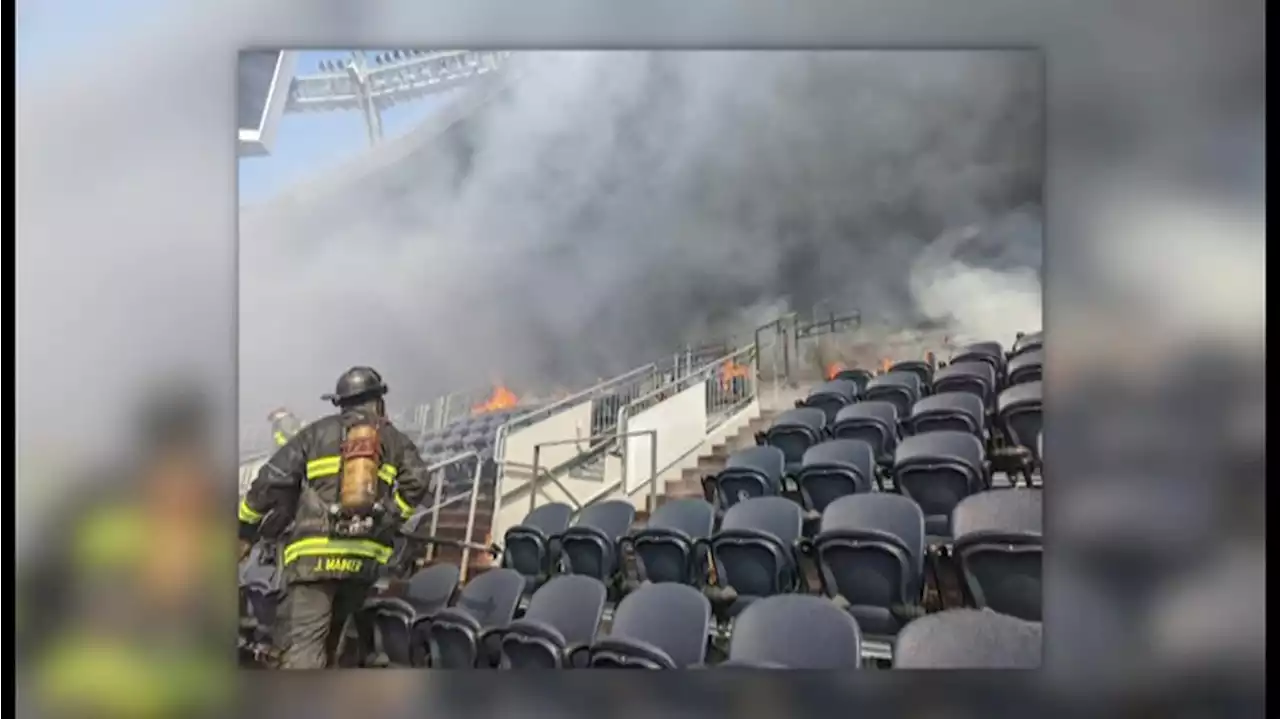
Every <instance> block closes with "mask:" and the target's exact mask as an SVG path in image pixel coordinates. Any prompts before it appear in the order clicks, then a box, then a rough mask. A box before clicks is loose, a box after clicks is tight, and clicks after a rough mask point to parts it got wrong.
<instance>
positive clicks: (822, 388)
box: [800, 379, 860, 424]
mask: <svg viewBox="0 0 1280 719" xmlns="http://www.w3.org/2000/svg"><path fill="white" fill-rule="evenodd" d="M859 393H860V389H859V387H858V384H857V383H856V382H853V381H851V380H842V379H834V380H831V381H829V382H823V383H822V384H820V385H818V386H816V387H814V388H813V389H811V390H809V394H808V396H807V397H805V398H804V399H803V400H802V401H801V402H800V406H801V407H815V408H817V409H820V410H822V411H823V413H824V414H825V415H826V423H827V424H830V423H831V422H832V421H834V420H835V417H836V413H837V412H839V411H840V408H841V407H844V406H845V405H849V404H853V403H854V402H855V401H856V400H857V398H858V395H859Z"/></svg>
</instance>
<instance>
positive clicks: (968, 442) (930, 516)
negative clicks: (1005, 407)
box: [893, 432, 990, 537]
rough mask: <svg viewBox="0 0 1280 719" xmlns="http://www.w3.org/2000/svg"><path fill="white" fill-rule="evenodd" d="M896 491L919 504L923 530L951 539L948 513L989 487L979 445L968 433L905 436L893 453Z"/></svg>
mask: <svg viewBox="0 0 1280 719" xmlns="http://www.w3.org/2000/svg"><path fill="white" fill-rule="evenodd" d="M893 480H894V485H895V486H896V487H897V488H898V491H899V492H901V493H902V494H903V495H905V496H907V497H909V498H911V499H912V500H914V501H915V502H916V504H918V505H920V509H921V510H922V511H923V512H924V515H925V531H926V532H927V533H928V534H929V535H931V536H937V537H949V536H951V510H953V509H955V506H956V505H957V504H959V503H960V500H962V499H964V498H965V497H967V496H969V495H970V494H975V493H977V492H980V491H982V490H984V489H987V487H989V486H990V482H989V481H988V478H987V472H986V455H985V452H984V450H983V447H982V443H981V442H979V441H978V438H977V437H974V436H973V435H972V434H969V433H967V432H927V433H925V434H918V435H915V436H913V437H907V438H906V439H904V440H902V442H901V444H899V445H898V451H897V452H896V453H895V454H894V460H893Z"/></svg>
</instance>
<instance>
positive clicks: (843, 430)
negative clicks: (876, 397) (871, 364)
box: [831, 401, 899, 464]
mask: <svg viewBox="0 0 1280 719" xmlns="http://www.w3.org/2000/svg"><path fill="white" fill-rule="evenodd" d="M831 435H832V436H833V437H835V438H837V439H860V440H862V441H864V442H867V443H868V444H870V445H871V447H872V449H873V451H874V452H875V457H876V462H878V463H879V464H891V463H892V462H893V452H894V450H896V449H897V447H898V438H899V431H898V407H897V405H895V404H893V403H892V402H876V401H867V402H859V403H857V404H853V405H849V406H848V407H845V408H844V409H842V410H840V412H839V413H837V414H836V422H835V425H834V426H833V427H832V429H831Z"/></svg>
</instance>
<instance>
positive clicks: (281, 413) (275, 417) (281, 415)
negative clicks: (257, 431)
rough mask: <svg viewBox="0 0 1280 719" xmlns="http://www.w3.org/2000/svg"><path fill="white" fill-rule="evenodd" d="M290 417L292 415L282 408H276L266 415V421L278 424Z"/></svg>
mask: <svg viewBox="0 0 1280 719" xmlns="http://www.w3.org/2000/svg"><path fill="white" fill-rule="evenodd" d="M292 416H293V413H292V412H290V411H289V410H287V409H285V408H284V407H277V408H276V409H273V410H271V412H270V413H269V414H267V421H268V422H279V421H280V420H282V419H288V418H289V417H292Z"/></svg>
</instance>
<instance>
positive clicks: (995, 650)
mask: <svg viewBox="0 0 1280 719" xmlns="http://www.w3.org/2000/svg"><path fill="white" fill-rule="evenodd" d="M1042 637H1043V631H1042V627H1041V625H1040V623H1039V622H1028V621H1025V620H1022V619H1018V618H1017V617H1010V616H1007V615H1004V614H997V613H996V612H988V611H983V610H978V609H950V610H947V611H943V612H938V613H937V614H930V615H928V616H924V617H920V618H919V619H916V620H915V621H913V622H911V623H910V624H908V625H907V626H906V627H904V628H903V630H902V631H901V632H899V633H898V638H897V640H895V642H894V649H893V666H894V668H895V669H1038V668H1039V667H1040V658H1041V653H1042V650H1043V644H1044V642H1043V638H1042Z"/></svg>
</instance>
